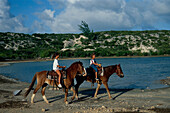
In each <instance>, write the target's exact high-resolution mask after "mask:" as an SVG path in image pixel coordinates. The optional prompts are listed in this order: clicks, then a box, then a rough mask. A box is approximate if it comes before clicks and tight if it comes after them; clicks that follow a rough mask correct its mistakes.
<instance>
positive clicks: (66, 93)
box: [64, 88, 68, 104]
mask: <svg viewBox="0 0 170 113" xmlns="http://www.w3.org/2000/svg"><path fill="white" fill-rule="evenodd" d="M67 96H68V88H66V89H65V99H64V102H65V103H66V104H68V102H67Z"/></svg>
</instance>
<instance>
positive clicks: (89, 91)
mask: <svg viewBox="0 0 170 113" xmlns="http://www.w3.org/2000/svg"><path fill="white" fill-rule="evenodd" d="M131 90H133V89H109V91H110V94H111V95H112V94H117V93H118V94H117V95H116V96H114V97H113V98H112V100H115V99H116V98H118V97H119V96H121V95H123V94H124V93H126V92H128V91H131ZM95 91H96V89H86V90H82V91H79V94H81V95H83V96H81V97H80V98H79V99H78V100H75V101H74V103H75V102H80V101H85V100H87V99H89V97H91V98H93V97H94V94H95ZM100 94H105V95H102V96H99V95H100ZM98 96H99V97H98V98H97V99H101V98H104V97H106V96H108V94H107V91H106V89H105V88H101V89H99V91H98Z"/></svg>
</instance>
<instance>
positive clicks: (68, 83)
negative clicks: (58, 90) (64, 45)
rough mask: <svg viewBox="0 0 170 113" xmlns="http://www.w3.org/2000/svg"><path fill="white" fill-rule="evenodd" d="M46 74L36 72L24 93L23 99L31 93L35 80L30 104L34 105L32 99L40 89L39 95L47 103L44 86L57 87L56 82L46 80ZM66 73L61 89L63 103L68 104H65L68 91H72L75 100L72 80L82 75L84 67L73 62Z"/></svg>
mask: <svg viewBox="0 0 170 113" xmlns="http://www.w3.org/2000/svg"><path fill="white" fill-rule="evenodd" d="M47 72H48V71H41V72H37V73H36V74H35V75H34V77H33V79H32V82H31V84H30V86H29V89H28V90H27V91H26V93H25V97H27V95H28V94H29V92H30V91H31V89H32V88H33V86H34V83H35V81H36V79H37V86H36V88H35V90H34V92H33V95H32V97H31V103H34V97H35V94H36V92H37V91H38V90H39V89H40V88H41V87H42V90H41V93H42V96H43V99H44V101H45V102H46V103H49V102H48V100H47V99H46V97H45V89H46V86H47V85H48V84H49V85H53V84H56V85H57V86H58V82H57V81H54V80H50V79H48V78H47ZM66 73H67V77H66V79H64V84H63V87H64V88H65V99H64V102H65V103H66V104H68V102H67V95H68V90H69V89H70V88H71V90H72V91H73V97H72V99H74V98H75V94H76V92H75V90H74V89H73V88H72V86H73V82H74V78H75V77H76V75H77V74H81V75H82V74H83V73H84V67H83V63H82V62H75V63H73V64H72V65H71V66H70V67H69V68H67V69H66Z"/></svg>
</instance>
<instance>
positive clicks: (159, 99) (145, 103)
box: [0, 75, 170, 113]
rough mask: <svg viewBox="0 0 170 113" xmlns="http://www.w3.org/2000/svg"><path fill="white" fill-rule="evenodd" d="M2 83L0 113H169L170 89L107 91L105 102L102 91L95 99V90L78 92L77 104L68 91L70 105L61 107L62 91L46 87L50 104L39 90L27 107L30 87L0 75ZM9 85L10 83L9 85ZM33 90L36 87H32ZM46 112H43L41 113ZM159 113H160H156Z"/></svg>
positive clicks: (0, 84) (85, 89)
mask: <svg viewBox="0 0 170 113" xmlns="http://www.w3.org/2000/svg"><path fill="white" fill-rule="evenodd" d="M1 78H3V79H4V82H0V112H2V113H4V112H7V113H11V112H19V113H30V112H49V113H54V112H71V113H78V112H79V113H84V112H85V113H96V112H100V113H106V112H116V113H129V112H138V113H140V112H145V113H167V112H169V111H170V103H169V101H168V99H170V98H169V95H168V94H169V91H170V87H168V88H160V89H152V90H151V89H145V90H140V89H110V92H111V96H112V100H110V99H109V98H108V95H107V92H106V90H105V88H101V89H100V90H99V94H98V98H97V99H94V98H93V95H94V92H95V87H94V88H90V86H89V88H80V89H79V100H77V99H75V100H74V101H71V97H72V95H73V94H72V92H71V91H69V96H68V101H69V104H68V105H66V104H65V103H64V94H65V93H64V92H63V91H62V90H54V91H53V90H51V89H52V87H51V88H50V87H47V89H46V97H47V99H48V100H49V102H50V103H49V104H46V103H45V102H44V100H43V99H42V94H41V90H39V91H38V92H37V93H36V98H35V103H34V104H31V103H30V98H31V95H32V93H33V90H32V91H31V92H30V94H29V95H28V97H27V98H26V100H25V101H22V100H23V95H24V93H25V91H26V89H27V88H28V87H29V85H30V84H28V83H25V82H20V81H15V80H14V81H13V79H11V78H8V77H5V78H4V77H3V75H0V79H1ZM9 81H11V82H9ZM34 88H35V86H34ZM16 90H22V92H21V94H19V95H18V96H14V95H13V92H14V91H16ZM44 110H45V111H44ZM70 110H71V111H70ZM157 111H159V112H157Z"/></svg>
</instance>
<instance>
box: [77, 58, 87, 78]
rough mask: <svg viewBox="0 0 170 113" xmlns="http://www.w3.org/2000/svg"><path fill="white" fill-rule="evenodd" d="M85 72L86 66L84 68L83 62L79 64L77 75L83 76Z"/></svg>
mask: <svg viewBox="0 0 170 113" xmlns="http://www.w3.org/2000/svg"><path fill="white" fill-rule="evenodd" d="M84 72H85V70H84V66H83V63H82V62H80V61H79V62H77V74H81V75H83V74H84Z"/></svg>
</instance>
